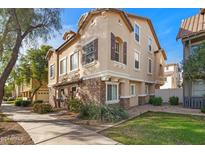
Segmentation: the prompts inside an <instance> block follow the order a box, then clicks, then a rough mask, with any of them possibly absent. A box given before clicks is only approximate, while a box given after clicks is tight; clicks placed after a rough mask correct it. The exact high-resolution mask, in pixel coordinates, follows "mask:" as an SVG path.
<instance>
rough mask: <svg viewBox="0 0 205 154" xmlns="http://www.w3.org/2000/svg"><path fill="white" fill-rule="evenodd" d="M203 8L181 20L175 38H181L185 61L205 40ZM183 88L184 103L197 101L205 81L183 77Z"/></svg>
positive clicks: (203, 90)
mask: <svg viewBox="0 0 205 154" xmlns="http://www.w3.org/2000/svg"><path fill="white" fill-rule="evenodd" d="M204 13H205V9H200V13H199V14H196V15H194V16H192V17H189V18H187V19H184V20H182V23H181V26H180V30H179V32H178V35H177V39H181V41H182V43H183V48H184V49H183V53H184V56H183V59H184V62H185V64H186V61H187V60H188V59H189V56H190V55H191V54H192V53H193V52H194V48H197V46H198V45H199V44H200V43H201V42H202V41H205V14H204ZM183 85H184V86H183V89H184V103H186V102H193V99H195V100H194V102H198V101H197V100H199V101H200V102H201V100H200V99H198V97H202V96H203V95H204V94H205V81H204V80H195V81H193V80H190V79H185V78H184V79H183Z"/></svg>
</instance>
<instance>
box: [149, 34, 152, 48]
mask: <svg viewBox="0 0 205 154" xmlns="http://www.w3.org/2000/svg"><path fill="white" fill-rule="evenodd" d="M148 50H149V51H152V39H151V38H150V37H149V38H148Z"/></svg>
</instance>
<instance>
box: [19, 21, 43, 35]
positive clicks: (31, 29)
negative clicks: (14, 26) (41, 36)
mask: <svg viewBox="0 0 205 154" xmlns="http://www.w3.org/2000/svg"><path fill="white" fill-rule="evenodd" d="M44 26H46V25H44V24H38V25H36V26H32V25H31V26H30V27H29V28H28V29H27V30H26V31H25V32H24V33H23V35H22V38H24V37H26V35H28V34H29V33H30V32H32V31H33V30H34V29H37V28H41V27H44Z"/></svg>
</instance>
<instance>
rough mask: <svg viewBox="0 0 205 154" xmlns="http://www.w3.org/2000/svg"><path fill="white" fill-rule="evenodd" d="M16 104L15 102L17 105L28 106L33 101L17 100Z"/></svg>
mask: <svg viewBox="0 0 205 154" xmlns="http://www.w3.org/2000/svg"><path fill="white" fill-rule="evenodd" d="M14 104H15V106H22V107H27V106H29V105H31V101H29V100H16V101H15V103H14Z"/></svg>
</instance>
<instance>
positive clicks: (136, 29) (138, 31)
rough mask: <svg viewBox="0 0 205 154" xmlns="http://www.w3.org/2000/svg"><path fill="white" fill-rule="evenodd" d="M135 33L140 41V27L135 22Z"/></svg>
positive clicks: (136, 38)
mask: <svg viewBox="0 0 205 154" xmlns="http://www.w3.org/2000/svg"><path fill="white" fill-rule="evenodd" d="M134 34H135V40H136V41H137V42H139V41H140V27H139V26H138V25H137V24H135V27H134Z"/></svg>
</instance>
